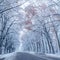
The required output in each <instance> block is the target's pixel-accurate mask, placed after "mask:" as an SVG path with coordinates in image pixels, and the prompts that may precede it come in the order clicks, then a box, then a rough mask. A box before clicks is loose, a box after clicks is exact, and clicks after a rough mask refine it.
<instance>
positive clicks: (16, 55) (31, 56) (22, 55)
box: [0, 52, 60, 60]
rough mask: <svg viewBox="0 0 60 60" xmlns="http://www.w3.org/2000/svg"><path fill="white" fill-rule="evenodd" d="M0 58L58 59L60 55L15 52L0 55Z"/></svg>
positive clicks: (1, 59)
mask: <svg viewBox="0 0 60 60" xmlns="http://www.w3.org/2000/svg"><path fill="white" fill-rule="evenodd" d="M0 60H60V57H59V58H57V57H51V56H46V55H44V54H40V55H39V56H38V55H34V54H30V53H25V52H24V53H23V52H16V53H13V54H10V55H9V54H8V55H5V56H3V57H2V56H0Z"/></svg>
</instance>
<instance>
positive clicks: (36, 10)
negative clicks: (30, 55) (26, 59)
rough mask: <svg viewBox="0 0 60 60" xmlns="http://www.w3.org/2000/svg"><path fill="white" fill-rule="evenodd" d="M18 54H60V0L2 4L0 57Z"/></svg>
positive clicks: (19, 0)
mask: <svg viewBox="0 0 60 60" xmlns="http://www.w3.org/2000/svg"><path fill="white" fill-rule="evenodd" d="M15 51H28V52H36V53H39V52H41V53H52V54H56V53H59V52H60V0H0V54H7V53H12V52H15Z"/></svg>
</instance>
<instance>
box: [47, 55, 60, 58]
mask: <svg viewBox="0 0 60 60" xmlns="http://www.w3.org/2000/svg"><path fill="white" fill-rule="evenodd" d="M46 56H47V57H54V58H60V55H59V54H46Z"/></svg>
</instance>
